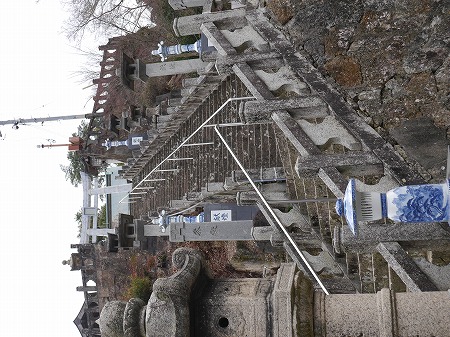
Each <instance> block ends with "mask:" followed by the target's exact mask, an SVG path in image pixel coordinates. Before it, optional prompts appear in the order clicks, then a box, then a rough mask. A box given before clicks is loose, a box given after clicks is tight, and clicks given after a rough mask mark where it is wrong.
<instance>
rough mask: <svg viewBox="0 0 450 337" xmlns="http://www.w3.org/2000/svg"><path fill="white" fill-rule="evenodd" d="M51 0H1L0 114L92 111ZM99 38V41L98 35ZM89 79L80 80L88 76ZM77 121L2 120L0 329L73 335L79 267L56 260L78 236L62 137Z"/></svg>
mask: <svg viewBox="0 0 450 337" xmlns="http://www.w3.org/2000/svg"><path fill="white" fill-rule="evenodd" d="M65 16H66V14H65V13H64V12H62V8H61V5H60V2H59V1H58V0H41V1H40V2H39V3H36V1H35V0H22V1H2V2H1V3H0V25H1V29H0V32H1V43H0V60H1V72H0V74H1V79H2V80H1V84H0V86H1V91H0V93H1V94H0V95H1V99H0V120H8V119H12V118H30V117H46V116H59V115H72V114H80V113H81V114H85V113H90V112H91V109H92V101H89V103H88V104H87V105H86V107H84V105H85V103H86V102H87V101H88V98H89V94H90V92H89V89H88V90H82V87H83V85H81V84H78V83H76V80H75V79H74V78H72V73H73V72H74V71H76V70H77V69H78V68H79V66H80V65H81V64H82V63H83V58H82V57H81V56H79V55H76V51H75V50H74V49H73V48H71V47H70V46H69V42H68V41H67V40H66V38H65V36H64V34H62V33H61V26H62V21H63V20H64V18H65ZM98 44H101V43H98ZM85 85H86V84H85ZM79 123H80V121H79V120H78V121H68V122H67V121H66V122H49V123H45V124H44V125H40V124H31V125H24V126H20V128H19V130H13V129H12V128H11V126H10V125H8V126H0V131H1V133H2V135H3V137H2V138H0V139H1V140H0V160H1V162H0V186H1V190H2V193H1V195H0V226H1V234H0V237H1V243H0V266H1V268H2V272H1V277H0V298H1V301H2V304H1V305H0V336H2V337H15V336H21V337H22V336H34V337H39V336H42V337H44V336H45V337H50V336H58V337H71V336H77V337H78V336H80V334H79V332H78V330H77V328H76V326H75V325H74V324H73V322H72V321H73V320H74V318H75V316H76V315H77V313H78V311H79V309H80V308H81V305H82V303H83V294H82V293H80V292H77V291H76V290H75V288H76V286H79V285H81V274H80V272H79V271H73V272H71V271H70V268H69V267H67V266H63V265H62V264H61V261H62V260H65V259H68V258H69V256H70V254H71V253H72V252H75V250H71V249H70V244H71V243H77V242H79V239H78V238H77V224H76V222H75V220H74V214H75V213H76V212H77V211H78V210H79V209H80V207H81V205H82V191H81V188H78V189H77V188H74V187H73V186H72V185H71V184H70V183H69V182H67V181H65V179H64V173H63V172H62V171H61V170H60V168H59V164H67V160H66V153H67V149H66V148H53V149H38V148H36V145H37V144H42V143H44V144H46V143H48V142H47V139H54V140H56V142H57V143H66V142H67V140H68V137H69V136H70V135H71V133H72V132H75V131H76V127H77V125H78V124H79Z"/></svg>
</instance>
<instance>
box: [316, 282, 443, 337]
mask: <svg viewBox="0 0 450 337" xmlns="http://www.w3.org/2000/svg"><path fill="white" fill-rule="evenodd" d="M314 305H315V315H314V328H315V336H330V337H332V336H373V337H378V336H450V325H449V324H448V318H449V317H450V294H449V292H448V291H444V292H440V291H436V292H425V293H397V294H396V293H393V292H391V291H390V290H389V289H382V290H381V291H379V292H378V293H376V294H358V295H348V294H345V295H341V294H339V295H328V296H324V295H323V294H322V293H316V296H315V298H314Z"/></svg>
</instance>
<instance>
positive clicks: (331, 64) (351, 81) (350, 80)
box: [324, 55, 362, 87]
mask: <svg viewBox="0 0 450 337" xmlns="http://www.w3.org/2000/svg"><path fill="white" fill-rule="evenodd" d="M324 67H325V69H326V70H327V71H328V73H329V74H330V75H331V76H332V77H333V78H334V79H335V81H336V82H337V83H338V84H339V85H342V86H343V87H353V86H355V85H358V84H361V82H362V75H361V66H360V65H359V63H358V62H357V61H356V60H355V59H354V58H352V57H348V56H342V55H338V56H336V57H335V58H333V59H331V60H330V61H328V62H327V63H325V65H324Z"/></svg>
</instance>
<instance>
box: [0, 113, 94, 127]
mask: <svg viewBox="0 0 450 337" xmlns="http://www.w3.org/2000/svg"><path fill="white" fill-rule="evenodd" d="M101 116H103V113H95V114H92V113H90V114H80V115H68V116H54V117H41V118H33V117H31V118H19V119H9V120H6V121H0V126H2V125H9V124H11V125H12V126H13V129H18V128H19V124H26V123H44V122H52V121H60V120H72V119H84V118H87V119H91V118H95V117H101Z"/></svg>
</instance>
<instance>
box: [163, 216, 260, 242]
mask: <svg viewBox="0 0 450 337" xmlns="http://www.w3.org/2000/svg"><path fill="white" fill-rule="evenodd" d="M252 228H253V220H241V221H212V222H198V223H185V222H174V223H171V224H170V233H169V240H170V241H171V242H185V241H242V240H253V236H252Z"/></svg>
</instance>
